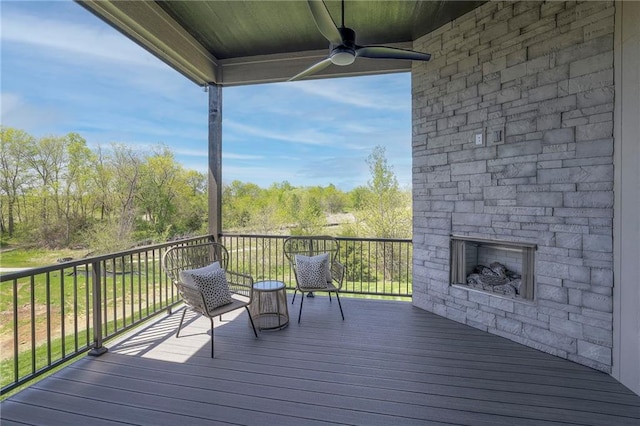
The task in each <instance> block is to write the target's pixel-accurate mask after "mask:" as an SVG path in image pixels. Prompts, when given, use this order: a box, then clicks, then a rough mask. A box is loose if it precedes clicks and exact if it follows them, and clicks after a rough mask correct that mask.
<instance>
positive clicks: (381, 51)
mask: <svg viewBox="0 0 640 426" xmlns="http://www.w3.org/2000/svg"><path fill="white" fill-rule="evenodd" d="M356 56H362V57H363V58H381V59H407V60H411V61H428V60H429V59H431V54H429V53H421V52H414V51H413V50H405V49H397V48H395V47H386V46H360V47H358V48H356Z"/></svg>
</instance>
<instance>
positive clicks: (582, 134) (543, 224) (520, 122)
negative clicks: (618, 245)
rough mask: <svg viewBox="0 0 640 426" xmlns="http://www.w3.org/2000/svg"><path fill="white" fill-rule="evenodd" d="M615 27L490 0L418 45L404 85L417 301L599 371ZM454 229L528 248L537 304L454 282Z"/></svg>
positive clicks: (603, 7)
mask: <svg viewBox="0 0 640 426" xmlns="http://www.w3.org/2000/svg"><path fill="white" fill-rule="evenodd" d="M613 33H614V4H613V3H612V2H556V1H552V2H515V3H511V2H490V3H487V4H485V5H483V6H481V7H479V8H478V9H476V10H475V11H473V12H470V13H468V14H466V15H464V16H463V17H461V18H460V19H457V20H455V21H453V22H451V23H450V24H447V25H445V26H443V27H441V28H439V29H438V30H436V31H434V32H433V33H430V34H428V35H426V36H424V37H422V38H420V39H418V40H417V41H416V42H415V44H414V48H415V49H416V50H419V51H425V52H430V53H431V54H432V55H433V56H432V60H431V61H430V62H429V63H426V64H414V66H413V88H412V92H413V194H414V195H413V196H414V200H413V201H414V202H413V205H414V232H413V235H414V237H413V238H414V269H413V270H414V276H413V303H414V304H415V305H416V306H418V307H421V308H423V309H426V310H429V311H432V312H434V313H437V314H440V315H442V316H445V317H448V318H451V319H453V320H456V321H460V322H463V323H466V324H469V325H472V326H474V327H477V328H480V329H483V330H486V331H488V332H491V333H495V334H498V335H501V336H504V337H507V338H509V339H511V340H514V341H517V342H520V343H523V344H525V345H528V346H532V347H534V348H538V349H541V350H543V351H546V352H549V353H552V354H555V355H557V356H560V357H563V358H568V359H571V360H574V361H576V362H579V363H582V364H585V365H588V366H591V367H594V368H597V369H600V370H602V371H606V372H611V363H612V362H611V359H612V355H611V349H612V339H613V334H612V286H613V272H612V268H613V241H612V235H613V223H612V218H613V179H614V170H613V145H614V144H613V108H614V82H613V76H614V73H613V59H614V58H613V41H614V39H613V35H614V34H613ZM478 134H479V135H481V136H482V144H481V145H476V143H475V142H476V135H478ZM451 233H454V234H459V235H469V236H477V237H484V238H494V239H502V240H510V241H521V242H529V243H535V244H537V245H538V251H537V253H536V294H535V301H534V302H524V301H515V300H513V299H504V298H501V297H499V296H494V295H490V294H486V293H482V292H478V291H475V290H473V289H467V288H463V287H461V286H451V285H450V283H449V235H450V234H451Z"/></svg>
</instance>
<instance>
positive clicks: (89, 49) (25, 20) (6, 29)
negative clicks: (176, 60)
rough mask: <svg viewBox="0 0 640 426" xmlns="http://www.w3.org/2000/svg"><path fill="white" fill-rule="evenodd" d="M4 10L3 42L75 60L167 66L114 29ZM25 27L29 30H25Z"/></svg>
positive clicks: (157, 66) (8, 9)
mask: <svg viewBox="0 0 640 426" xmlns="http://www.w3.org/2000/svg"><path fill="white" fill-rule="evenodd" d="M36 5H37V4H36ZM2 14H3V16H2V31H1V32H0V38H1V40H2V43H3V44H4V43H7V42H12V43H21V44H26V45H29V46H31V47H32V48H38V49H39V51H40V52H45V54H48V55H51V56H58V57H65V58H68V59H74V60H75V61H96V60H98V61H101V62H104V63H112V62H119V63H126V64H130V65H136V66H144V67H151V68H160V67H163V66H164V65H163V64H162V63H160V62H159V61H158V60H157V59H155V58H154V57H153V56H152V55H151V54H149V53H147V52H145V51H144V50H143V49H142V48H140V47H139V46H138V45H136V44H135V43H132V42H131V41H130V40H128V39H126V38H125V37H123V36H121V35H120V34H119V33H117V32H115V31H105V30H104V28H103V27H102V26H97V25H91V24H89V23H87V24H84V23H83V24H80V23H78V22H73V21H62V20H60V19H49V18H44V17H42V16H36V15H31V14H27V13H21V12H17V11H14V10H12V9H10V8H6V7H5V8H4V10H3V13H2ZM26 28H28V29H29V30H28V31H25V29H26ZM98 46H99V47H98Z"/></svg>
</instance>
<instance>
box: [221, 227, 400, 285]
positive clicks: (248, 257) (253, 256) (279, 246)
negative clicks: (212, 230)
mask: <svg viewBox="0 0 640 426" xmlns="http://www.w3.org/2000/svg"><path fill="white" fill-rule="evenodd" d="M285 238H286V236H274V235H248V234H246V235H245V234H223V235H222V236H221V237H220V242H221V243H222V244H223V245H224V246H225V247H226V248H227V250H229V256H230V262H231V263H232V264H233V265H234V268H235V269H237V270H240V271H242V272H245V273H248V274H250V275H251V276H253V278H254V280H262V279H274V280H278V281H283V282H284V283H285V284H286V285H287V287H288V288H290V289H293V288H294V287H295V280H294V277H293V273H292V271H291V268H290V267H289V263H288V261H287V259H286V258H285V255H284V250H283V243H284V240H285ZM336 239H337V240H338V241H339V242H340V252H339V255H338V260H339V261H340V262H341V263H342V264H343V265H345V270H346V276H345V280H344V284H343V287H342V290H341V293H348V294H354V295H372V296H386V297H389V296H394V297H411V294H412V293H411V271H412V269H411V264H412V244H411V240H408V239H389V238H344V237H340V238H336Z"/></svg>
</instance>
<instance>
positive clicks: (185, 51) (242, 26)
mask: <svg viewBox="0 0 640 426" xmlns="http://www.w3.org/2000/svg"><path fill="white" fill-rule="evenodd" d="M483 2H484V1H418V0H402V1H400V0H396V1H375V0H346V1H345V17H344V20H345V22H344V23H345V26H347V27H350V28H353V29H354V30H355V31H356V33H357V36H358V38H357V43H358V44H360V45H365V44H367V45H387V46H394V47H400V48H405V49H411V48H412V42H413V40H415V39H416V38H418V37H420V36H422V35H424V34H427V33H429V32H431V31H433V30H434V29H436V28H438V27H440V26H442V25H444V24H446V23H447V22H450V21H451V20H454V19H456V18H457V17H459V16H461V15H463V14H465V13H467V12H468V11H470V10H473V9H474V8H476V7H477V6H478V5H480V4H481V3H483ZM78 3H80V4H81V5H82V6H84V7H86V8H87V9H88V10H90V11H91V12H93V13H94V14H96V15H97V16H99V17H100V18H102V19H103V20H105V21H106V22H107V23H109V24H110V25H112V26H113V27H115V28H116V29H118V30H119V31H121V32H122V33H123V34H125V35H126V36H128V37H129V38H131V39H132V40H134V41H135V42H137V43H139V44H140V45H142V46H143V47H144V48H146V49H148V50H149V51H151V52H152V53H153V54H154V55H156V56H157V57H159V58H160V59H162V60H163V61H165V62H166V63H167V64H169V65H170V66H172V67H173V68H175V69H176V70H178V71H179V72H181V73H182V74H184V75H185V76H186V77H188V78H189V79H191V80H192V81H194V82H195V83H196V84H199V85H205V84H208V83H216V84H220V85H223V86H234V85H242V84H254V83H265V82H276V81H285V80H287V79H288V78H290V77H292V76H293V75H295V74H297V73H298V72H300V71H302V70H304V69H305V68H307V67H308V66H310V65H311V64H313V63H315V62H317V61H319V60H321V59H323V58H325V57H326V56H327V54H328V47H329V43H328V42H327V41H326V40H325V39H324V38H323V37H322V35H321V34H320V32H319V31H318V29H317V27H316V25H315V22H314V21H313V18H312V15H311V12H310V11H309V7H308V6H307V2H306V1H302V0H298V1H256V0H247V1H238V0H235V1H222V0H220V1H188V0H184V1H181V0H171V1H117V0H114V1H112V0H109V1H105V0H78ZM325 4H326V5H327V9H328V10H329V12H330V14H331V16H332V17H333V19H334V21H335V22H336V24H337V25H338V26H339V25H340V23H341V20H342V16H341V15H342V14H341V3H340V1H337V0H327V1H326V2H325ZM410 69H411V61H398V60H379V59H378V60H372V59H366V58H358V60H357V61H356V62H355V63H354V64H352V65H350V66H346V67H338V66H335V65H331V66H330V67H328V68H326V69H325V70H324V71H323V72H321V73H318V74H317V75H315V76H313V78H327V77H337V76H349V75H366V74H380V73H388V72H399V71H408V70H410Z"/></svg>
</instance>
